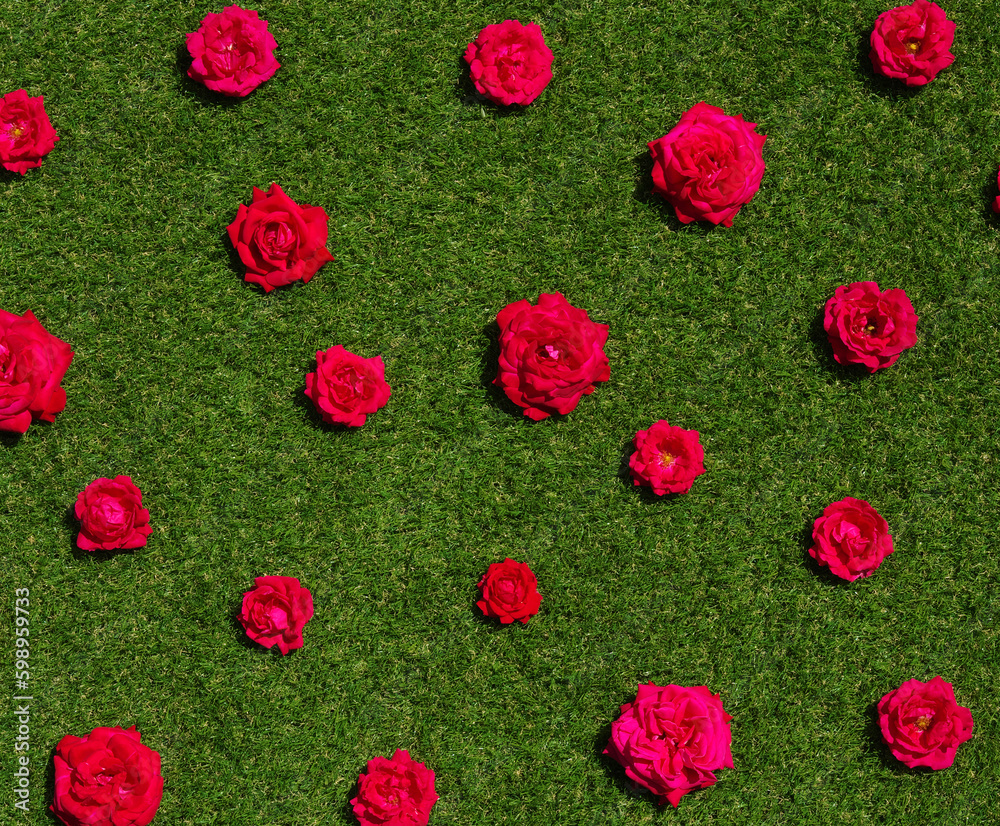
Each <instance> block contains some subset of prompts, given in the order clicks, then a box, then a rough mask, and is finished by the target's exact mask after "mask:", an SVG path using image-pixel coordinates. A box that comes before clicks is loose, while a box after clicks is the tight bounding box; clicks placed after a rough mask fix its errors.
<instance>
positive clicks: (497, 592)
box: [476, 557, 542, 625]
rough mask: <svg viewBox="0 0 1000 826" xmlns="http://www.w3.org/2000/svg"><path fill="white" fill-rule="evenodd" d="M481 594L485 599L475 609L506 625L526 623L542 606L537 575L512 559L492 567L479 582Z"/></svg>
mask: <svg viewBox="0 0 1000 826" xmlns="http://www.w3.org/2000/svg"><path fill="white" fill-rule="evenodd" d="M479 590H480V591H482V592H483V598H482V599H481V600H479V601H478V602H477V603H476V606H477V607H478V608H479V610H480V611H482V612H483V614H484V615H485V616H487V617H492V618H493V619H498V620H500V622H501V623H502V624H503V625H509V624H510V623H512V622H513V621H514V620H520V621H521V622H523V623H527V622H528V619H529V617H533V616H534V615H535V614H537V613H538V609H539V607H540V606H541V604H542V597H541V595H540V594H539V593H538V580H537V579H536V578H535V574H534V572H533V571H532V570H531V568H529V567H528V566H527V565H526V564H525V563H523V562H515V561H514V560H513V559H511V558H510V557H508V558H507V559H505V560H504V561H503V562H494V563H493V564H492V565H490V567H489V568H488V569H487V571H486V573H485V574H483V578H482V579H480V580H479Z"/></svg>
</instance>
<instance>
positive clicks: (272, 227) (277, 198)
mask: <svg viewBox="0 0 1000 826" xmlns="http://www.w3.org/2000/svg"><path fill="white" fill-rule="evenodd" d="M328 220H329V219H328V217H327V214H326V211H325V210H324V209H323V207H314V206H310V205H309V204H297V203H295V201H293V200H292V199H291V198H289V197H288V196H287V195H286V194H285V193H284V190H282V188H281V187H280V186H278V185H277V184H271V188H270V189H269V190H268V191H267V192H264V191H263V190H262V189H258V188H257V187H254V188H253V201H251V203H250V206H246V205H245V204H240V208H239V210H237V212H236V218H235V220H234V221H233V222H232V223H231V224H230V225H229V227H228V231H229V240H230V241H231V242H232V244H233V246H234V247H235V248H236V252H237V253H239V256H240V260H241V261H242V262H243V264H244V266H245V267H246V268H247V270H246V276H245V277H246V280H247V281H249V282H250V283H251V284H259V285H260V286H261V287H263V288H264V292H266V293H269V292H271V290H273V289H274V288H275V287H283V286H285V285H286V284H291V283H292V282H293V281H301V282H302V283H307V282H308V281H309V279H310V278H312V277H313V276H314V275H315V274H316V273H317V271H318V270H319V268H320V267H322V266H323V265H324V264H325V263H327V262H328V261H333V256H332V255H330V251H329V250H328V249H327V248H326V239H327V234H328V232H329V230H328V227H327V221H328Z"/></svg>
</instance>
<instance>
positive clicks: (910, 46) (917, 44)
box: [903, 40, 920, 54]
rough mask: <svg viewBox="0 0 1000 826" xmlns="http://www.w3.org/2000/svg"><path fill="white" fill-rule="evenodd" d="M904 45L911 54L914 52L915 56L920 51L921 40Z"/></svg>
mask: <svg viewBox="0 0 1000 826" xmlns="http://www.w3.org/2000/svg"><path fill="white" fill-rule="evenodd" d="M903 45H904V46H906V48H907V49H909V50H910V52H912V53H913V54H916V53H917V52H918V51H920V41H919V40H907V41H906V42H905V43H904V44H903Z"/></svg>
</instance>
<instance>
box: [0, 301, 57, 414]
mask: <svg viewBox="0 0 1000 826" xmlns="http://www.w3.org/2000/svg"><path fill="white" fill-rule="evenodd" d="M71 361H73V351H72V350H71V349H70V346H69V345H68V344H67V343H66V342H65V341H62V340H60V339H58V338H56V337H55V336H54V335H52V334H51V333H50V332H48V331H47V330H46V329H45V328H44V327H43V326H42V325H41V324H40V323H39V321H38V319H37V318H35V316H34V313H32V312H31V310H28V311H27V312H26V313H25V314H24V315H23V316H16V315H14V314H13V313H8V312H7V311H6V310H0V430H7V431H10V432H12V433H24V432H25V431H26V430H27V429H28V425H30V424H31V422H32V420H34V419H41V420H42V421H44V422H52V421H55V417H56V414H57V413H59V412H61V411H62V410H63V409H64V408H65V407H66V391H65V390H63V389H62V387H60V386H59V383H60V382H61V381H62V379H63V376H64V375H65V374H66V368H68V367H69V365H70V362H71Z"/></svg>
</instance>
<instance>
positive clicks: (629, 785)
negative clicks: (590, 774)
mask: <svg viewBox="0 0 1000 826" xmlns="http://www.w3.org/2000/svg"><path fill="white" fill-rule="evenodd" d="M634 700H635V695H634V694H632V695H630V696H628V697H626V698H625V699H624V700H623V701H622V702H621V703H619V704H618V709H619V710H618V711H616V712H615V714H614V719H618V715H619V714H620V709H621V706H623V705H624V704H625V703H631V702H633V701H634ZM610 739H611V723H608V724H607V725H605V726H603V727H602V728H601V730H600V731H599V732H598V733H597V736H596V737H595V738H594V746H593V753H594V756H595V757H596V758H597V762H598V764H599V765H600V766H601V767H602V768H603V769H604V774H605V775H606V776H607V778H608V779H609V780H610V781H611V783H612V784H613V785H614V786H615V788H616V789H617V790H618V793H619V794H624V795H626V796H628V797H631V798H634V799H635V800H642V801H644V802H645V803H646V804H648V805H649V807H650V808H652V809H653V810H654V811H659V810H660V809H661V806H660V804H659V803H657V802H656V798H655V797H654V796H653V793H652V792H650V791H649V789H646V788H644V787H642V786H639V785H638V784H636V783H634V782H632V781H631V780H629V777H628V775H627V774H625V767H624V766H623V765H622V764H621V763H619V762H618V761H617V760H614V759H613V758H612V757H611V756H610V755H607V754H605V753H604V749H605V748H607V745H608V741H609V740H610Z"/></svg>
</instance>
